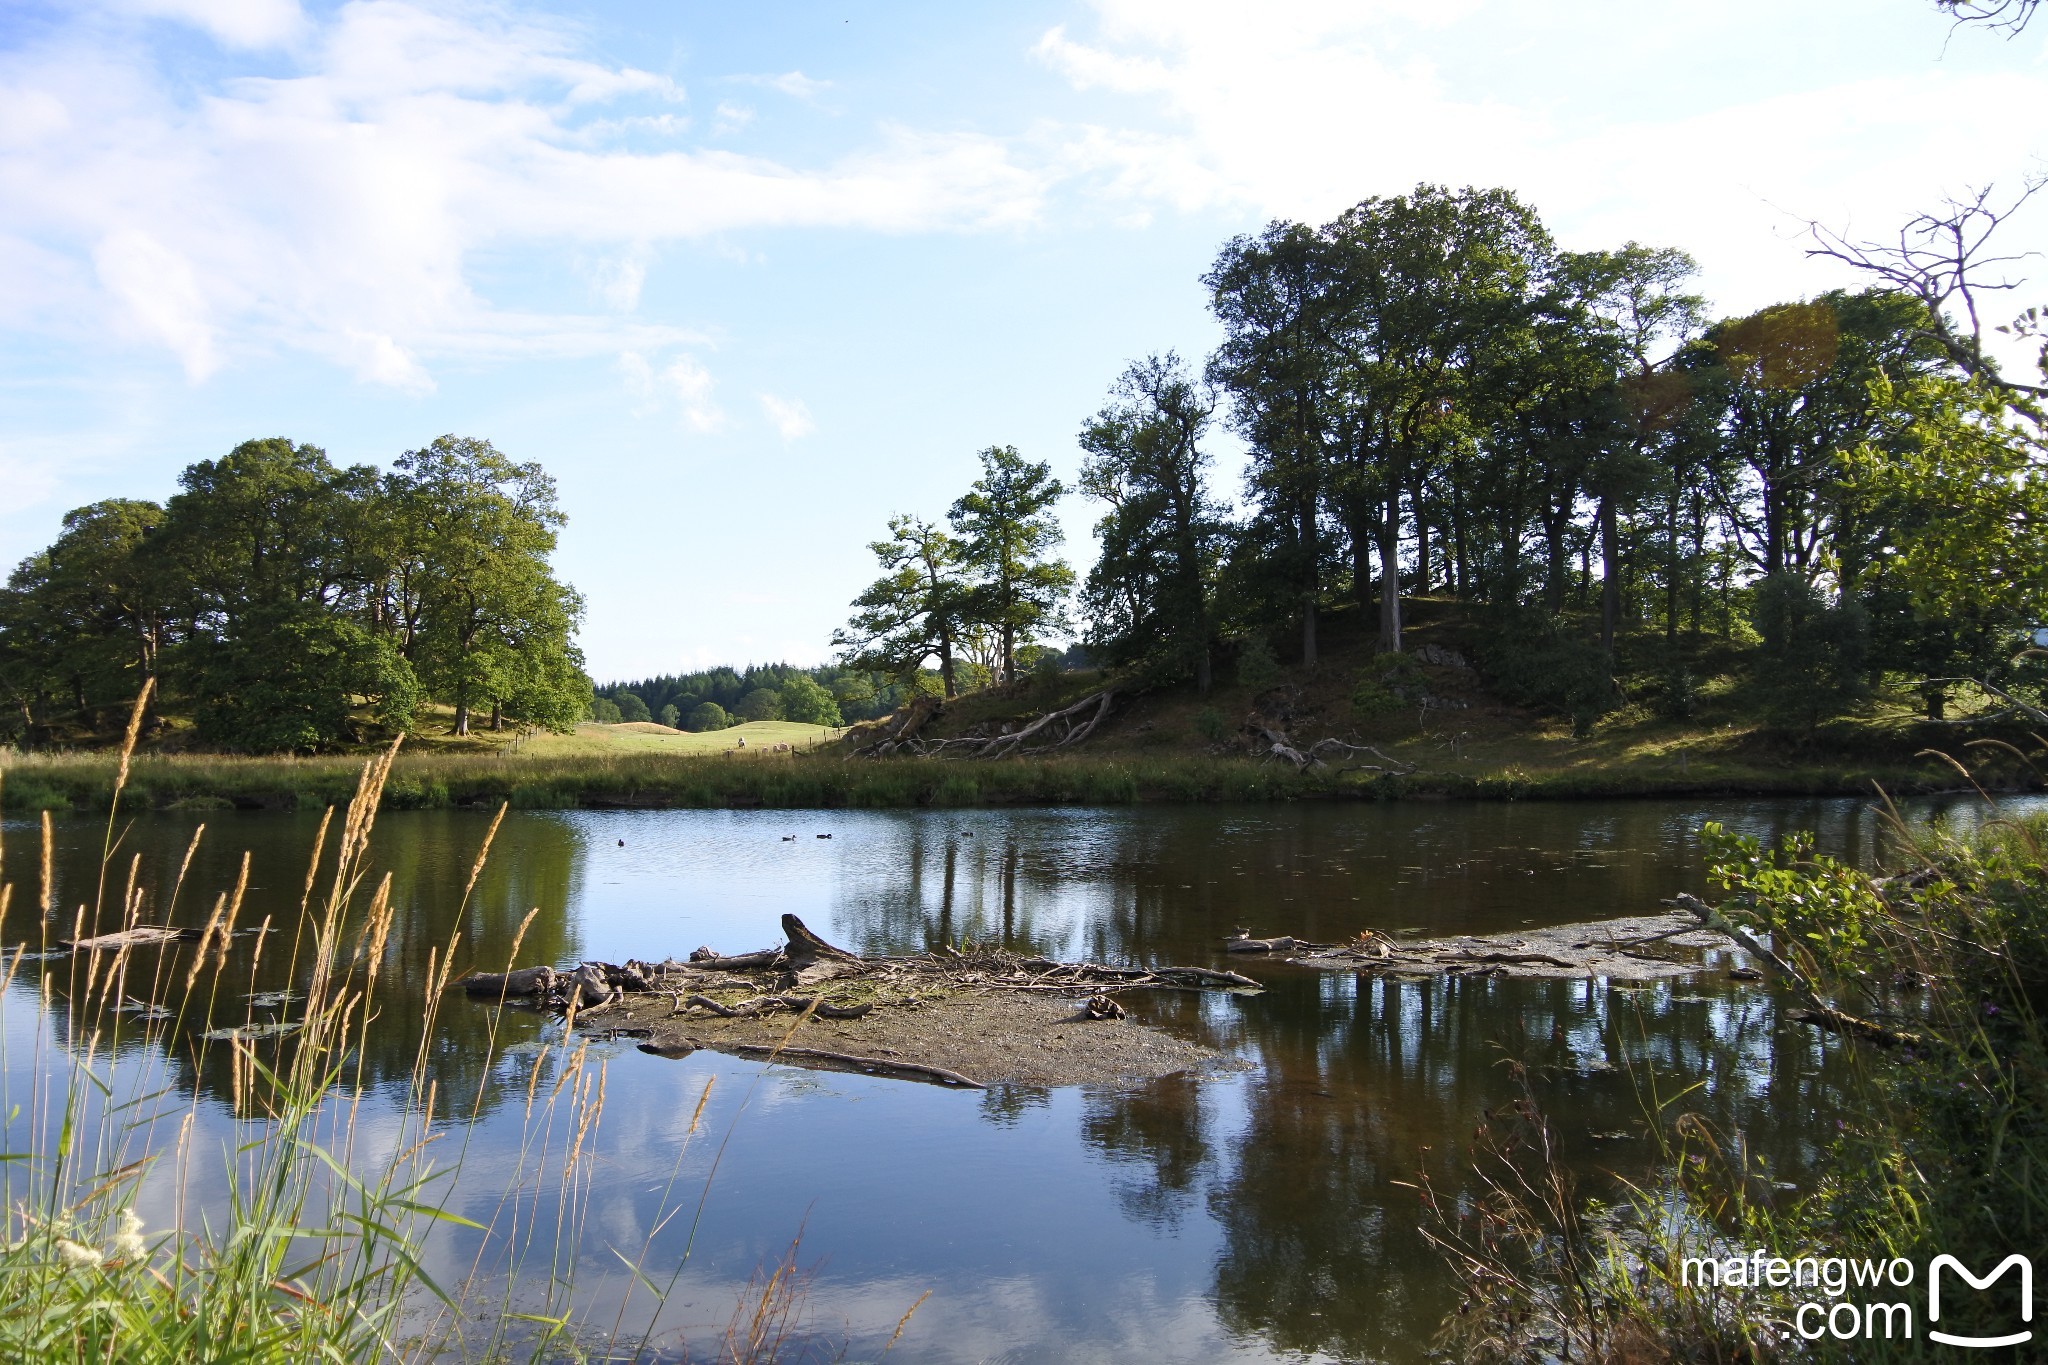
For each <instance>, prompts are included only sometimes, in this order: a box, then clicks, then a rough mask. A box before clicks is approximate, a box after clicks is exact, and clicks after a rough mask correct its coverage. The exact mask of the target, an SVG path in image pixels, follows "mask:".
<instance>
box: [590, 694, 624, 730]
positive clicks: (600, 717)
mask: <svg viewBox="0 0 2048 1365" xmlns="http://www.w3.org/2000/svg"><path fill="white" fill-rule="evenodd" d="M589 714H590V718H591V719H592V720H594V721H596V722H597V723H598V724H599V725H617V724H618V723H619V722H620V721H622V720H624V719H625V713H624V712H622V711H620V710H619V704H618V703H617V702H615V701H613V700H612V699H611V698H610V697H598V696H593V697H592V698H591V699H590V712H589Z"/></svg>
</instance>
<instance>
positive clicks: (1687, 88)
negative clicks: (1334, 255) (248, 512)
mask: <svg viewBox="0 0 2048 1365" xmlns="http://www.w3.org/2000/svg"><path fill="white" fill-rule="evenodd" d="M2043 110H2048V26H2043V25H2036V26H2035V31H2034V32H2031V33H2029V34H2027V35H2024V36H2022V37H2021V38H2019V39H2017V40H2015V41H2006V40H2004V39H2002V38H1999V37H1997V36H1995V35H1993V34H1989V33H1984V32H1978V31H1961V32H1954V33H1952V32H1951V31H1950V28H1949V25H1948V24H1947V22H1946V21H1945V20H1943V19H1942V18H1941V17H1940V16H1939V15H1938V14H1936V13H1935V12H1934V10H1933V6H1932V4H1931V3H1929V0H1799V3H1785V2H1784V0H1770V2H1768V3H1766V2H1765V0H1727V3H1723V4H1718V5H1713V6H1677V5H1643V4H1641V3H1630V2H1629V0H1554V2H1551V3H1542V2H1539V0H1437V3H1433V4H1431V5H1427V6H1416V5H1412V4H1394V3H1384V2H1383V0H1352V3H1347V4H1328V3H1315V2H1314V0H1292V2H1287V3H1283V2H1281V0H1267V3H1262V4H1260V5H1256V6H1253V5H1246V4H1242V3H1232V4H1224V3H1212V2H1209V0H1094V3H1080V2H1077V3H1064V4H1061V3H1054V4H1025V3H1013V4H1006V5H1000V6H995V5H990V6H968V5H960V4H888V5H884V4H877V3H872V2H871V0H840V3H836V4H831V5H814V4H805V3H788V4H778V5H773V6H740V5H730V4H710V3H698V2H697V0H663V2H661V3H623V2H621V3H555V4H548V5H523V4H482V3H476V4H472V3H452V4H442V3H428V2H427V0H364V2H360V3H349V4H340V5H334V4H324V3H318V2H317V0H305V2H303V3H302V2H301V0H102V2H101V3H91V0H70V2H68V3H62V4H48V5H42V4H33V3H22V2H21V0H0V562H4V563H6V564H12V563H13V562H15V561H17V560H18V559H20V558H21V557H22V556H24V555H26V554H28V553H30V552H31V551H32V550H34V549H35V548H37V547H38V546H40V545H42V544H45V543H47V542H48V540H49V539H50V538H51V537H52V536H53V535H54V534H55V531H56V528H57V522H58V519H59V517H61V515H62V514H63V512H64V511H65V510H66V509H68V508H70V507H74V506H77V505H80V504H82V503H85V502H89V501H92V500H93V499H96V498H101V497H108V496H116V495H123V496H134V497H154V498H162V497H166V496H168V495H169V494H170V493H171V492H173V491H174V490H175V480H176V476H177V473H178V471H179V470H180V469H182V468H183V467H184V466H185V465H186V464H187V463H189V462H191V461H192V460H195V459H200V458H206V457H210V456H216V455H218V454H221V453H223V452H224V451H226V450H227V449H228V448H229V447H231V446H232V445H233V444H234V443H235V442H236V441H239V440H242V439H245V438H248V437H252V436H268V435H287V436H291V437H293V438H295V439H298V440H303V441H310V442H313V443H315V444H318V445H321V446H324V447H325V448H326V449H327V450H328V451H329V453H330V454H331V455H333V456H334V457H335V458H336V459H338V460H344V461H368V462H374V463H386V462H388V461H390V460H391V459H392V458H394V457H395V456H397V455H398V454H399V453H400V452H402V451H403V450H405V449H407V448H408V447H412V446H417V445H420V444H423V443H425V442H426V441H428V440H431V439H432V438H433V437H434V436H436V435H439V434H441V433H444V432H456V433H461V434H465V435H475V436H483V437H488V438H489V439H491V440H492V441H494V442H496V443H497V445H498V446H499V448H500V449H502V450H504V451H505V452H506V453H508V454H510V455H512V456H514V457H515V458H519V459H532V460H538V461H540V462H541V463H542V464H543V465H545V466H546V467H547V468H548V469H549V470H550V471H551V472H553V473H554V474H555V476H556V477H557V479H558V480H559V482H560V486H561V496H562V502H563V506H564V509H565V510H566V511H567V513H568V514H569V518H570V520H569V525H568V528H567V530H566V532H565V534H564V537H563V543H562V549H561V553H560V556H559V564H560V567H561V570H562V572H563V574H564V576H565V577H567V578H568V579H569V580H570V581H571V582H573V583H575V584H576V585H577V586H578V587H579V588H580V589H582V590H583V592H584V593H585V595H586V597H587V599H588V602H589V614H588V617H587V619H586V621H585V624H584V628H583V632H582V641H583V645H584V648H585V650H586V652H587V654H588V657H589V662H590V666H591V670H592V672H593V673H595V674H596V675H597V676H599V677H600V678H616V677H624V676H638V675H641V674H645V673H651V672H659V671H668V670H672V669H678V668H686V667H697V666H703V665H707V664H712V663H722V662H737V663H744V662H747V661H750V660H759V661H767V660H773V659H782V658H787V659H790V660H793V661H799V662H816V661H822V660H823V659H824V658H825V657H826V656H827V652H828V649H827V637H828V636H829V634H830V632H831V629H832V627H833V626H834V625H835V624H837V623H839V622H840V621H842V620H843V619H844V617H845V614H846V604H847V602H848V600H849V599H850V598H851V597H852V596H853V595H854V594H855V593H857V592H858V591H859V590H860V589H861V588H862V587H863V586H864V585H865V584H866V582H867V581H868V580H869V579H870V578H871V577H872V576H873V564H872V560H871V559H870V557H869V556H868V554H867V551H866V549H865V543H866V542H867V541H869V540H871V539H874V538H875V537H877V536H878V535H880V534H881V533H882V530H883V523H884V522H885V520H886V519H887V517H888V516H889V515H890V514H891V513H893V512H898V511H911V512H921V513H924V514H926V515H932V516H936V515H938V514H940V513H942V512H943V510H944V508H945V507H946V505H947V503H949V502H950V501H951V499H952V498H953V497H955V496H956V495H957V494H958V493H959V492H961V491H962V490H963V489H964V488H965V486H966V484H967V483H968V482H969V481H970V480H971V478H972V477H973V473H974V459H973V456H974V452H975V451H976V450H977V449H979V448H980V447H982V446H985V445H989V444H993V443H1009V444H1014V445H1017V446H1018V447H1019V448H1020V449H1022V450H1023V451H1024V452H1025V453H1026V454H1027V455H1029V456H1031V457H1033V458H1039V459H1047V460H1050V461H1052V463H1053V464H1054V466H1055V468H1056V469H1058V470H1059V471H1061V472H1062V473H1063V474H1067V475H1071V473H1072V472H1073V470H1074V468H1075V466H1076V464H1077V461H1078V452H1077V450H1076V449H1075V446H1074V439H1073V438H1074V433H1075V431H1076V429H1077V428H1078V427H1079V425H1080V423H1081V421H1082V419H1083V418H1084V417H1086V416H1087V414H1088V413H1090V412H1091V411H1093V410H1094V409H1095V408H1096V407H1097V406H1099V405H1100V403H1101V401H1102V399H1103V397H1104V392H1105V390H1106V388H1107V386H1108V384H1109V382H1110V381H1111V380H1112V379H1113V378H1114V376H1115V374H1116V373H1117V371H1118V370H1119V369H1120V368H1121V367H1122V365H1123V364H1124V363H1125V362H1126V361H1127V360H1129V359H1131V358H1133V357H1136V356H1138V355H1141V354H1144V353H1145V352H1148V351H1153V350H1164V349H1167V348H1176V349H1178V350H1179V351H1180V352H1181V353H1182V354H1183V355H1186V356H1189V357H1195V358H1198V357H1200V356H1201V355H1203V354H1204V353H1205V352H1206V351H1207V350H1208V348H1209V347H1210V345H1211V344H1212V343H1213V340H1214V331H1213V327H1212V325H1211V324H1210V323H1209V321H1208V319H1207V317H1206V314H1205V312H1204V310H1203V300H1202V293H1201V289H1200V286H1199V284H1198V283H1197V279H1198V277H1199V276H1200V274H1201V273H1202V271H1203V270H1204V269H1205V268H1206V266H1207V265H1208V263H1209V261H1210V260H1211V259H1212V258H1213V256H1214V254H1215V251H1216V248H1217V247H1218V245H1219V244H1220V243H1221V242H1223V241H1224V240H1225V239H1226V238H1228V237H1229V236H1230V235H1232V234H1233V233H1237V232H1243V231H1249V230H1254V229H1256V228H1257V227H1259V226H1260V225H1261V224H1263V223H1264V222H1266V221H1267V220H1269V219H1271V218H1273V217H1276V216H1285V217H1298V218H1306V219H1312V220H1315V221H1321V220H1323V219H1326V218H1328V217H1329V216H1332V215H1333V214H1335V213H1336V212H1338V211H1339V210H1341V209H1342V208H1344V207H1345V206H1347V205H1348V204H1350V203H1353V202H1355V201H1357V200H1358V199H1361V198H1364V197H1366V196H1368V195H1372V194H1387V193H1398V192H1401V191H1403V190H1405V189H1407V188H1409V187H1411V186H1412V185H1413V184H1414V183H1415V182H1417V181H1418V180H1423V179H1427V180H1432V181H1439V182H1444V183H1450V184H1466V183H1477V184H1502V185H1507V186H1509V187H1511V188H1513V189H1515V190H1517V191H1518V192H1520V193H1521V194H1523V196H1524V197H1525V198H1527V199H1528V200H1529V201H1530V202H1531V203H1533V204H1534V205H1535V206H1536V207H1537V208H1538V209H1539V210H1540V211H1541V212H1542V214H1543V215H1544V218H1545V220H1546V222H1547V223H1548V224H1549V225H1550V226H1551V228H1552V230H1553V231H1554V232H1555V233H1556V234H1557V235H1558V237H1559V238H1560V239H1561V240H1562V241H1563V242H1564V244H1565V245H1567V246H1570V247H1575V248H1588V247H1595V246H1603V245H1618V244H1619V243H1621V242H1622V241H1625V240H1629V239H1636V240H1641V241H1645V242H1649V243H1653V244H1657V245H1673V246H1680V247H1684V248H1686V249H1687V250H1689V251H1691V252H1692V253H1693V254H1694V255H1695V256H1697V257H1698V258H1699V260H1700V262H1701V265H1702V271H1703V275H1702V287H1703V289H1704V291H1705V292H1706V293H1707V294H1708V295H1709V296H1710V298H1711V299H1712V300H1713V302H1714V303H1715V305H1716V306H1717V307H1718V308H1720V309H1721V310H1723V311H1727V312H1734V311H1742V310H1747V309H1752V308H1756V307H1759V306H1762V305H1764V304H1767V303H1771V302H1775V301H1778V300H1780V299H1786V298H1794V297H1799V296H1801V295H1807V294H1812V293H1814V292H1817V291H1819V290H1822V289H1825V288H1829V287H1832V286H1834V285H1836V284H1839V283H1843V282H1845V280H1844V277H1843V276H1842V275H1841V274H1839V273H1836V272H1835V271H1833V270H1831V269H1830V268H1828V267H1827V266H1826V265H1825V264H1824V263H1816V262H1813V261H1809V260H1808V259H1806V258H1805V256H1804V252H1803V239H1802V237H1801V225H1802V223H1803V221H1804V220H1805V219H1808V218H1816V219H1820V220H1822V221H1824V222H1827V223H1829V224H1830V225H1833V226H1836V227H1842V228H1847V229H1850V230H1852V231H1853V232H1856V233H1867V234H1870V235H1883V234H1886V233H1888V232H1890V231H1891V230H1893V229H1894V228H1895V226H1896V225H1897V224H1898V223H1899V222H1901V221H1903V220H1904V219H1905V218H1906V217H1908V216H1909V215H1910V214H1912V213H1913V212H1915V211H1916V210H1918V209H1921V208H1924V207H1928V206H1931V205H1933V204H1934V203H1936V202H1938V201H1939V199H1940V198H1941V196H1943V195H1944V194H1953V193H1957V192H1960V191H1962V190H1964V189H1966V188H1968V187H1971V186H1975V185H1981V184H1983V183H1986V182H1994V181H1995V182H1997V183H1999V184H2002V185H2010V186H2016V185H2017V184H2018V183H2019V180H2020V178H2021V177H2022V176H2023V175H2025V174H2027V173H2028V172H2030V171H2038V170H2040V169H2041V168H2042V166H2043V164H2044V162H2043V158H2044V156H2048V132H2044V124H2043V119H2042V111H2043ZM2029 215H2030V216H2028V217H2025V218H2022V219H2020V220H2018V221H2016V222H2015V223H2014V224H2013V225H2012V227H2011V228H2010V229H2009V230H2008V231H2009V246H2010V247H2011V248H2012V249H2015V250H2019V249H2026V248H2034V249H2040V248H2043V247H2048V209H2044V208H2041V207H2040V206H2038V205H2037V206H2035V207H2034V208H2032V209H2030V211H2029ZM2023 273H2024V271H2023ZM2034 273H2036V274H2037V275H2038V274H2039V272H2038V271H2036V272H2034ZM2040 293H2048V290H2039V291H2028V292H2027V293H2026V294H2025V295H2024V296H2023V297H2021V298H2016V299H2015V300H2014V302H2013V304H2012V310H2011V311H2017V310H2018V309H2019V308H2020V307H2021V306H2023V305H2024V303H2027V302H2038V301H2040V300H2039V297H2038V296H2039V294H2040ZM1218 454H1219V457H1220V459H1219V463H1220V465H1221V467H1222V469H1223V471H1224V478H1225V480H1226V485H1229V484H1231V483H1232V481H1233V479H1234V475H1233V474H1232V472H1231V471H1232V470H1233V469H1234V466H1235V461H1234V458H1233V455H1232V452H1231V451H1230V450H1229V448H1228V443H1227V442H1223V441H1219V443H1218ZM1064 519H1065V523H1066V525H1067V527H1068V532H1069V545H1068V551H1069V555H1070V558H1072V560H1073V561H1074V562H1075V563H1076V565H1077V566H1080V567H1085V565H1086V563H1087V561H1088V559H1089V555H1090V548H1089V542H1088V527H1089V525H1090V524H1091V522H1092V519H1093V513H1092V512H1091V510H1090V509H1089V508H1088V507H1087V505H1086V504H1085V503H1084V502H1083V501H1082V500H1081V499H1079V498H1074V499H1070V500H1069V502H1068V504H1067V506H1066V508H1065V512H1064Z"/></svg>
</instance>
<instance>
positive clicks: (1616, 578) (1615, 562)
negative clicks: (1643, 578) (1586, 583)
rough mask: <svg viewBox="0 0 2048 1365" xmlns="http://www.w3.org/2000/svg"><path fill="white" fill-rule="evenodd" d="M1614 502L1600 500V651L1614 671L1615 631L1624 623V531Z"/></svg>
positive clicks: (1610, 670)
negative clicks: (1622, 535)
mask: <svg viewBox="0 0 2048 1365" xmlns="http://www.w3.org/2000/svg"><path fill="white" fill-rule="evenodd" d="M1616 520H1617V514H1616V512H1615V510H1614V499H1613V498H1612V497H1611V496H1610V497H1604V498H1602V499H1600V652H1601V653H1603V654H1605V655H1606V656H1607V671H1608V672H1609V673H1610V674H1612V673H1613V672H1614V632H1615V630H1616V628H1617V627H1618V625H1619V624H1620V621H1621V530H1620V527H1619V526H1617V525H1616Z"/></svg>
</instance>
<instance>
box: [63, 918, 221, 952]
mask: <svg viewBox="0 0 2048 1365" xmlns="http://www.w3.org/2000/svg"><path fill="white" fill-rule="evenodd" d="M197 937H199V931H198V930H197V929H174V928H171V927H170V926H168V925H160V924H138V925H136V926H135V927H134V928H132V929H122V930H119V931H118V932H116V933H111V934H99V935H96V936H95V937H92V938H60V939H58V940H57V943H58V946H59V947H63V948H69V949H70V950H71V951H72V952H74V953H103V952H114V951H118V950H119V949H122V948H147V947H152V946H154V945H156V944H160V943H177V942H180V941H182V940H184V939H189V938H197Z"/></svg>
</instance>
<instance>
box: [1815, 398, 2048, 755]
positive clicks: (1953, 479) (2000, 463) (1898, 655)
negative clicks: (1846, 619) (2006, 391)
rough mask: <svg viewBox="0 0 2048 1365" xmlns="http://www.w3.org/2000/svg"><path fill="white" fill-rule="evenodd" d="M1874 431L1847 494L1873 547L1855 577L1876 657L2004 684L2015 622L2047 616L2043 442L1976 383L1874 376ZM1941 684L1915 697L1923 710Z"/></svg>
mask: <svg viewBox="0 0 2048 1365" xmlns="http://www.w3.org/2000/svg"><path fill="white" fill-rule="evenodd" d="M1873 397H1874V401H1875V402H1876V404H1877V405H1878V409H1879V411H1880V413H1881V415H1882V429H1881V432H1880V435H1879V437H1878V438H1877V439H1874V440H1871V441H1869V442H1866V443H1865V444H1864V445H1862V446H1861V447H1859V448H1858V449H1857V450H1856V451H1855V452H1853V454H1852V455H1851V456H1850V457H1849V459H1848V478H1847V480H1846V488H1847V490H1848V495H1849V497H1850V499H1851V500H1852V502H1853V503H1854V505H1855V507H1856V508H1857V511H1858V512H1859V514H1860V515H1861V516H1862V517H1863V518H1864V520H1865V522H1866V524H1868V525H1869V526H1870V527H1871V528H1872V539H1873V540H1874V541H1875V542H1876V543H1877V544H1879V545H1881V546H1882V547H1883V549H1882V552H1881V553H1880V552H1873V554H1872V556H1871V560H1872V562H1871V563H1870V565H1869V567H1868V568H1867V569H1866V570H1865V571H1864V573H1863V574H1862V575H1861V577H1860V578H1859V579H1858V580H1857V584H1856V591H1857V595H1858V598H1859V600H1860V601H1861V602H1862V603H1863V604H1864V606H1865V608H1866V609H1867V611H1868V613H1869V617H1870V622H1871V632H1870V643H1871V648H1872V652H1873V655H1874V657H1875V658H1877V659H1878V660H1880V661H1882V663H1883V664H1884V666H1886V667H1889V668H1893V669H1897V670H1900V671H1904V672H1908V673H1912V674H1918V675H1920V676H1922V677H1928V678H1939V677H1952V676H1955V675H1958V674H1962V675H1968V676H1973V677H1979V678H1984V679H1987V680H1995V681H2004V680H2006V679H2007V678H2008V677H2009V676H2010V675H2009V671H2008V670H2009V662H2010V660H2011V659H2012V657H2013V655H2014V654H2015V652H2016V650H2017V647H2018V644H2019V633H2020V631H2021V629H2022V628H2024V627H2026V626H2031V625H2033V624H2035V623H2038V622H2043V621H2048V441H2044V439H2043V437H2042V435H2041V429H2040V428H2039V427H2038V426H2036V425H2034V424H2032V423H2030V422H2027V421H2025V420H2023V419H2021V418H2019V417H2017V416H2015V415H2014V414H2013V413H2012V412H2011V411H2010V410H2009V409H2008V406H2007V403H2006V399H2005V396H2004V395H2003V394H2001V393H1998V392H1996V391H1994V390H1993V389H1992V388H1991V387H1990V386H1989V385H1988V384H1986V383H1984V382H1982V381H1977V380H1963V379H1957V378H1953V377H1949V376H1934V375H1923V376H1919V377H1916V378H1913V379H1911V380H1907V381H1902V382H1899V383H1893V382H1891V381H1889V380H1882V379H1881V380H1879V381H1878V382H1877V383H1876V384H1875V385H1874V386H1873ZM1945 690H1946V689H1945V688H1944V687H1942V686H1938V685H1937V686H1936V687H1934V688H1932V689H1930V695H1929V697H1928V701H1929V706H1930V710H1931V711H1932V712H1933V714H1934V716H1935V717H1936V718H1939V716H1940V713H1941V698H1942V694H1943V692H1944V691H1945Z"/></svg>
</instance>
